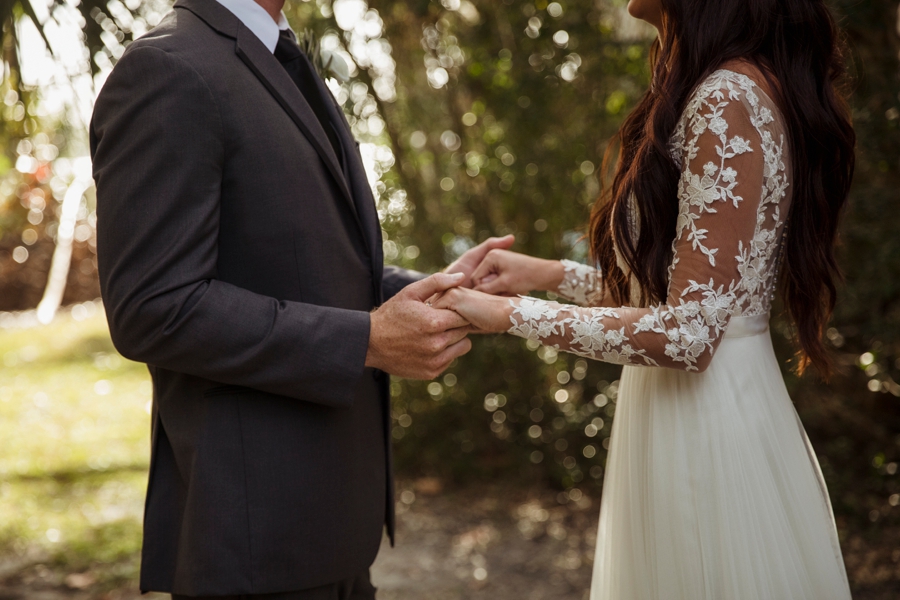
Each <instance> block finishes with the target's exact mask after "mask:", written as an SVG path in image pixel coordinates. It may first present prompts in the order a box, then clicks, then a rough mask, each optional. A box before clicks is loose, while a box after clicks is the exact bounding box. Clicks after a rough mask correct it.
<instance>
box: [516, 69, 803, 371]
mask: <svg viewBox="0 0 900 600" xmlns="http://www.w3.org/2000/svg"><path fill="white" fill-rule="evenodd" d="M786 139H787V134H786V128H785V124H784V120H783V117H782V115H781V113H780V111H779V110H778V107H777V106H776V104H775V103H774V102H773V100H772V99H771V98H770V97H769V96H768V95H766V93H765V92H764V91H763V90H762V89H761V88H760V87H759V86H758V85H757V84H756V83H755V82H754V80H753V79H751V78H750V77H749V76H748V75H746V74H743V73H738V72H735V71H732V70H727V69H721V70H718V71H716V72H714V73H713V74H711V75H710V76H709V77H707V78H706V79H705V80H704V81H703V82H702V83H701V84H700V85H699V86H698V87H697V88H696V89H695V90H694V92H693V93H692V95H691V97H690V99H689V100H688V103H687V105H686V106H685V109H684V111H683V113H682V115H681V118H680V119H679V122H678V124H677V126H676V128H675V132H674V134H673V135H672V138H671V140H670V142H669V151H670V153H671V156H672V159H673V160H674V161H675V163H676V164H677V165H678V166H679V167H680V169H681V176H680V179H679V182H678V206H679V212H678V220H677V224H676V232H675V237H674V241H673V246H672V256H673V258H672V262H671V264H670V265H669V270H668V297H667V298H666V301H665V302H664V303H659V304H656V305H653V306H646V307H645V306H638V305H636V304H634V305H632V306H625V307H610V306H601V303H602V301H603V298H602V295H601V292H602V274H601V273H600V272H599V271H597V270H596V269H594V268H592V267H589V266H586V265H581V264H577V263H573V262H571V261H563V263H564V265H565V272H566V275H565V278H564V280H563V283H562V284H561V285H560V287H559V293H560V295H562V296H563V297H565V298H567V299H569V300H572V301H573V302H575V303H576V304H579V305H581V306H573V305H567V304H559V303H556V302H547V301H543V300H537V299H534V298H524V297H523V298H520V299H516V300H514V301H512V302H513V307H514V310H513V314H512V316H511V320H512V327H511V328H510V330H509V331H510V333H513V334H515V335H519V336H522V337H526V338H529V339H533V340H537V341H541V342H542V343H545V344H550V345H554V346H556V347H558V348H560V349H562V350H566V351H569V352H573V353H576V354H579V355H582V356H587V357H590V358H594V359H598V360H603V361H606V362H612V363H619V364H633V365H644V366H667V367H673V368H678V369H683V370H688V371H697V370H703V369H704V368H706V366H707V365H708V364H709V363H710V361H711V360H712V355H713V353H714V352H715V349H716V347H717V346H718V344H719V342H720V341H721V339H722V337H723V336H724V334H725V331H726V329H727V327H728V324H729V321H730V320H731V318H732V317H747V316H758V315H765V314H768V312H769V309H770V307H771V303H772V298H773V296H774V289H775V283H776V282H775V279H776V275H777V272H778V270H779V266H780V260H779V254H780V248H781V240H782V238H783V236H784V233H785V222H786V216H787V213H788V207H789V203H790V193H789V176H790V167H789V165H788V163H787V161H788V153H787V151H786V150H787V141H786ZM635 234H636V235H640V234H639V232H635Z"/></svg>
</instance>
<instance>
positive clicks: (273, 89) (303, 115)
mask: <svg viewBox="0 0 900 600" xmlns="http://www.w3.org/2000/svg"><path fill="white" fill-rule="evenodd" d="M235 52H236V53H237V55H238V56H239V57H240V59H241V60H242V61H244V63H245V64H246V65H247V66H248V67H250V70H251V71H253V73H254V75H256V77H257V78H258V79H259V80H260V81H261V82H262V84H263V85H264V86H265V87H266V89H268V90H269V92H270V93H271V94H272V96H274V97H275V99H276V100H277V101H278V103H279V104H280V105H281V107H282V108H283V109H284V110H285V112H287V113H288V115H289V116H290V117H291V119H292V120H293V121H294V123H295V124H296V125H297V127H298V128H299V129H300V131H302V132H303V134H304V135H305V136H306V137H307V139H309V141H310V143H312V145H313V147H315V149H316V151H317V152H318V153H319V156H321V157H322V160H323V162H324V163H325V165H326V166H327V167H328V170H329V171H331V174H332V175H333V176H334V179H335V181H337V184H338V187H339V188H341V192H342V193H343V195H344V197H345V199H346V200H347V202H349V203H350V208H351V209H353V213H354V214H356V206H355V205H354V203H353V195H352V194H351V192H350V188H349V186H348V185H347V180H346V178H345V177H344V172H343V170H342V169H341V164H340V161H339V159H338V157H337V155H335V153H334V149H333V148H332V147H331V142H329V141H328V136H327V135H325V130H324V129H322V125H321V124H320V123H319V119H317V118H316V114H315V113H314V112H313V110H312V108H310V106H309V104H308V103H307V102H306V99H305V98H304V97H303V94H301V93H300V90H299V89H297V85H296V84H295V83H294V82H293V80H291V78H290V76H289V75H288V74H287V71H285V70H284V68H283V67H282V66H281V65H280V64H278V61H277V60H276V59H275V57H274V56H272V53H271V52H269V49H268V48H266V47H265V46H263V44H262V42H260V41H259V40H258V39H257V37H256V36H255V35H253V32H251V31H250V30H249V29H247V28H246V27H243V26H242V27H240V28H239V29H238V32H237V44H236V45H235Z"/></svg>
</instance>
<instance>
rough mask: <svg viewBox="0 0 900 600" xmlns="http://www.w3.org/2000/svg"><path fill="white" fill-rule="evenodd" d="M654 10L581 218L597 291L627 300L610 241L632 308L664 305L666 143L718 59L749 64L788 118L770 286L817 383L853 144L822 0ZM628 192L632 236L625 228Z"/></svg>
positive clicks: (672, 224)
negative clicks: (648, 41)
mask: <svg viewBox="0 0 900 600" xmlns="http://www.w3.org/2000/svg"><path fill="white" fill-rule="evenodd" d="M662 6H663V13H664V17H663V27H662V29H661V31H660V38H659V39H658V40H657V41H656V42H654V45H653V48H652V49H651V68H652V84H651V87H650V89H649V90H648V91H647V93H646V94H645V95H644V97H643V98H642V99H641V101H640V102H639V103H638V105H637V107H636V108H635V109H634V111H632V113H631V114H630V115H629V116H628V117H627V118H626V120H625V122H624V123H623V125H622V127H621V128H620V130H619V133H618V135H617V136H616V139H615V140H614V141H615V142H616V143H614V144H610V148H609V150H608V151H607V157H606V159H605V162H606V163H607V164H608V162H609V160H610V157H611V156H613V155H616V165H615V171H614V176H613V181H612V185H611V186H609V187H606V188H605V191H604V194H603V195H601V197H600V199H599V200H598V201H597V204H596V206H595V207H594V211H593V214H592V215H591V226H590V242H591V251H592V255H593V257H594V259H595V260H596V262H597V264H598V265H599V266H600V268H601V269H602V270H603V273H604V284H605V285H606V286H607V289H608V290H609V291H610V292H611V294H612V298H613V299H614V300H615V301H616V302H617V303H619V304H627V303H628V302H629V300H630V299H631V297H632V294H631V290H630V289H629V288H630V285H629V278H628V277H627V276H626V275H625V274H624V273H623V272H622V270H620V269H619V268H618V267H617V265H616V256H615V250H614V244H615V247H616V248H617V249H618V251H619V253H620V254H621V256H622V259H623V260H624V262H625V263H626V264H627V266H628V268H629V270H630V271H631V273H632V275H633V276H634V278H635V280H636V282H637V284H638V285H639V286H640V290H637V291H639V292H640V298H641V301H642V303H645V304H651V303H657V302H665V299H666V293H667V270H668V266H669V263H670V262H671V260H672V250H671V249H672V240H673V239H674V237H675V229H676V219H677V215H678V203H677V201H676V198H677V184H678V178H679V170H678V168H677V166H676V164H675V162H674V161H673V160H672V158H671V157H670V156H669V153H668V149H667V144H668V140H669V138H670V137H671V135H672V133H673V131H674V129H675V126H676V124H677V122H678V119H679V118H680V116H681V112H682V110H683V108H684V106H685V104H686V103H687V101H688V97H689V95H690V93H691V92H692V90H693V89H694V88H695V86H696V85H698V84H699V83H700V82H701V81H702V80H703V79H704V78H706V77H707V76H708V75H710V74H711V73H712V72H713V71H715V70H716V69H717V68H719V67H720V66H722V65H723V64H725V63H726V62H729V61H735V60H744V61H748V62H750V63H752V64H754V65H756V66H757V67H758V68H759V70H760V71H761V72H762V73H763V75H764V77H766V79H767V80H768V82H769V83H770V85H769V87H770V88H771V90H772V91H773V93H774V95H775V100H776V102H777V103H778V104H779V107H780V108H781V110H782V112H783V114H784V117H785V119H786V121H787V130H788V136H789V144H790V152H791V158H792V163H793V180H792V182H791V183H792V194H793V197H792V202H791V207H790V210H789V216H788V219H789V223H790V231H789V235H788V236H787V238H786V240H785V243H786V245H785V247H784V257H783V271H782V273H781V286H780V287H781V294H782V297H783V300H784V304H785V307H786V309H787V312H788V314H789V316H790V317H791V320H792V321H793V323H794V328H795V334H796V339H797V341H798V342H799V346H800V348H801V350H800V352H799V362H798V364H797V368H798V371H799V372H801V373H802V372H803V371H804V369H805V368H806V367H807V366H808V365H809V364H813V365H815V367H816V368H817V369H818V371H819V372H820V373H821V374H822V375H823V376H825V377H827V376H828V374H829V373H830V370H831V360H830V355H829V352H828V350H827V348H826V347H825V344H824V342H823V340H822V334H823V330H824V328H825V326H826V324H827V322H828V319H829V318H830V316H831V313H832V311H833V309H834V303H835V298H836V282H837V281H839V279H840V272H839V270H838V266H837V262H836V260H835V253H834V246H835V243H836V241H837V226H838V218H839V215H840V213H841V208H842V207H843V206H844V204H845V202H846V199H847V194H848V191H849V188H850V182H851V179H852V177H853V168H854V145H855V141H856V136H855V134H854V132H853V127H852V124H851V122H850V113H849V109H848V107H847V103H846V101H845V100H844V97H843V95H842V93H841V87H842V85H843V81H844V76H845V66H844V60H843V54H842V44H841V40H840V37H839V31H838V29H837V27H836V25H835V22H834V20H833V18H832V16H831V14H830V13H829V11H828V8H827V7H826V6H825V2H824V0H662ZM632 194H633V195H634V197H635V200H636V202H637V205H638V208H639V210H638V211H637V213H638V217H639V231H640V235H639V236H638V239H636V240H634V239H632V237H631V235H630V231H631V227H630V225H629V222H628V218H629V217H628V212H629V211H628V209H627V207H628V203H629V198H630V197H631V196H632Z"/></svg>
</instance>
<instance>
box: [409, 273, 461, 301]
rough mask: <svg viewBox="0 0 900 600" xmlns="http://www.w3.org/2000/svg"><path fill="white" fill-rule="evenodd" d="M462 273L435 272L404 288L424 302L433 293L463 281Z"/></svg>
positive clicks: (438, 292)
mask: <svg viewBox="0 0 900 600" xmlns="http://www.w3.org/2000/svg"><path fill="white" fill-rule="evenodd" d="M463 278H464V277H463V274H462V273H452V274H450V273H435V274H434V275H431V276H429V277H426V278H425V279H423V280H421V281H417V282H416V283H413V284H410V285H409V286H408V287H407V288H406V290H404V291H406V292H408V293H409V294H410V295H411V296H412V297H413V298H415V299H416V300H419V301H420V302H425V300H427V299H428V298H431V297H432V296H434V295H435V294H440V293H441V292H443V291H446V290H449V289H450V288H453V287H456V286H458V285H459V284H460V283H462V281H463Z"/></svg>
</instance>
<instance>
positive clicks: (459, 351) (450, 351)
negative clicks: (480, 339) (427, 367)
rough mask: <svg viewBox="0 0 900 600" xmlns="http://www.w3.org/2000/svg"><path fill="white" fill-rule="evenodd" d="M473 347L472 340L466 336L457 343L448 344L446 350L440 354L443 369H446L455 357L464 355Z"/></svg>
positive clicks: (439, 359)
mask: <svg viewBox="0 0 900 600" xmlns="http://www.w3.org/2000/svg"><path fill="white" fill-rule="evenodd" d="M471 349H472V340H470V339H469V338H464V339H462V340H460V341H458V342H456V343H455V344H453V345H451V346H448V347H447V349H446V350H444V351H443V352H441V353H440V354H439V355H438V362H439V363H440V364H441V365H443V368H442V369H441V371H443V370H444V369H446V368H447V367H448V366H449V365H450V363H451V362H453V359H455V358H457V357H460V356H462V355H463V354H465V353H466V352H468V351H469V350H471Z"/></svg>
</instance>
